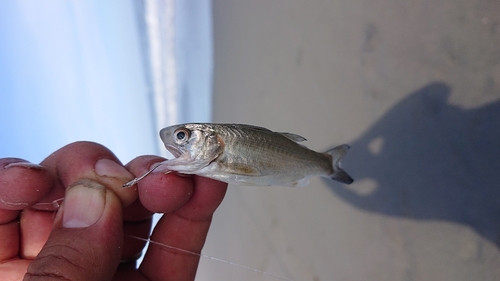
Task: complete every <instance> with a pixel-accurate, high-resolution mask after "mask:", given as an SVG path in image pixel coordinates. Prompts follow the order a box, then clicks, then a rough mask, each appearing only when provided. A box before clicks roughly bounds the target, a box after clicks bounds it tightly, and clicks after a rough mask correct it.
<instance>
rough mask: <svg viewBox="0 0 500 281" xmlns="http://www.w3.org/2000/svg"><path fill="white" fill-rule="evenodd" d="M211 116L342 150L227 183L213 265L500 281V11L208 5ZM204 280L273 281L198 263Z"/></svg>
mask: <svg viewBox="0 0 500 281" xmlns="http://www.w3.org/2000/svg"><path fill="white" fill-rule="evenodd" d="M213 17H214V38H215V77H214V94H215V100H214V120H215V121H216V122H235V123H248V124H255V125H261V126H265V127H268V128H270V129H273V130H277V131H289V132H293V133H297V134H299V135H302V136H304V137H306V138H307V139H308V142H307V143H306V145H307V146H308V147H310V148H312V149H315V150H326V149H327V148H330V147H332V146H334V145H337V144H342V143H348V144H351V146H352V148H351V151H350V152H349V154H348V155H347V157H346V158H345V160H344V162H343V164H344V165H343V167H344V168H345V169H346V170H347V171H348V172H349V173H350V174H351V175H352V176H353V178H355V180H356V181H355V183H354V184H352V185H351V186H345V185H342V184H339V183H334V182H331V181H329V180H322V179H313V180H312V181H311V184H310V185H309V186H307V187H304V188H284V187H244V186H241V187H240V186H231V187H230V189H229V192H228V194H227V198H226V199H225V201H224V202H223V205H222V206H221V208H220V209H219V210H218V211H217V213H216V215H215V219H214V225H213V227H212V229H211V233H210V236H209V239H208V243H207V247H206V248H205V254H207V255H211V256H216V257H218V258H222V259H225V260H229V261H231V262H235V263H239V264H243V265H246V266H249V267H252V268H255V269H258V270H263V271H266V272H269V273H272V274H276V275H279V276H282V277H285V278H288V279H292V280H297V281H298V280H314V281H319V280H500V250H499V249H500V248H499V247H500V150H499V144H500V2H498V1H487V0H484V1H481V0H472V1H470V0H469V1H466V0H438V1H435V0H416V1H401V0H380V1H369V0H360V1H351V0H333V1H324V0H323V1H322V0H310V1H299V0H286V1H285V0H281V1H278V0H265V1H263V0H259V1H255V0H252V1H224V0H214V2H213ZM198 280H279V279H277V278H274V277H271V276H266V275H263V274H260V273H255V272H252V271H249V270H245V269H242V268H239V267H237V266H232V265H227V264H223V263H220V262H214V261H212V260H208V259H203V260H202V265H201V267H200V272H199V275H198Z"/></svg>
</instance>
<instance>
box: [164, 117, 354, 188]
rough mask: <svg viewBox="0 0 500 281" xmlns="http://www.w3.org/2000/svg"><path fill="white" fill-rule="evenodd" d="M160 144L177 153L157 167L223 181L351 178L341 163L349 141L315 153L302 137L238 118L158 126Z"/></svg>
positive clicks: (295, 181)
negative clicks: (226, 121)
mask: <svg viewBox="0 0 500 281" xmlns="http://www.w3.org/2000/svg"><path fill="white" fill-rule="evenodd" d="M160 138H161V139H162V141H163V143H164V144H165V147H166V148H167V149H168V150H169V151H170V152H171V153H172V154H173V155H174V156H175V157H176V158H174V159H171V160H166V161H164V162H162V163H160V164H159V165H158V166H157V168H156V169H157V170H159V171H164V172H168V171H176V172H179V173H184V174H197V175H200V176H204V177H208V178H213V179H216V180H220V181H224V182H227V183H239V184H247V185H264V186H269V185H278V186H302V185H305V184H306V183H307V179H308V178H309V177H312V176H325V177H330V178H332V179H334V180H336V181H339V182H342V183H345V184H350V183H352V182H353V179H352V178H351V177H350V176H349V175H348V174H347V173H346V172H345V171H344V170H342V169H341V168H340V161H341V160H342V157H343V156H344V155H345V154H346V153H347V151H348V149H349V146H348V145H345V144H344V145H340V146H337V147H335V148H333V149H331V150H329V151H327V152H324V153H319V152H316V151H313V150H310V149H308V148H307V147H305V146H303V145H300V144H299V142H302V141H305V140H306V139H305V138H303V137H301V136H299V135H295V134H291V133H278V132H273V131H270V130H268V129H265V128H262V127H257V126H251V125H243V124H211V123H192V124H180V125H174V126H170V127H166V128H164V129H162V130H161V131H160Z"/></svg>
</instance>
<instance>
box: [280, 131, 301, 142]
mask: <svg viewBox="0 0 500 281" xmlns="http://www.w3.org/2000/svg"><path fill="white" fill-rule="evenodd" d="M278 134H280V135H282V136H284V137H285V138H287V139H289V140H291V141H294V142H301V141H306V140H307V139H306V138H304V137H303V136H299V135H296V134H292V133H278Z"/></svg>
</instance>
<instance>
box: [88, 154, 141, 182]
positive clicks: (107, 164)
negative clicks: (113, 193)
mask: <svg viewBox="0 0 500 281" xmlns="http://www.w3.org/2000/svg"><path fill="white" fill-rule="evenodd" d="M94 168H95V172H96V173H97V174H98V175H99V176H104V177H112V178H127V179H128V178H133V177H134V176H133V175H132V174H131V173H130V172H129V171H127V169H125V167H123V166H122V165H120V164H118V163H116V162H115V161H113V160H109V159H99V160H98V161H97V162H96V163H95V167H94Z"/></svg>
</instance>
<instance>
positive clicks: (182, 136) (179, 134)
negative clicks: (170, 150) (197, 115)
mask: <svg viewBox="0 0 500 281" xmlns="http://www.w3.org/2000/svg"><path fill="white" fill-rule="evenodd" d="M174 137H175V140H176V142H184V141H186V140H187V139H188V138H189V131H188V130H186V129H179V130H177V131H176V132H175V133H174Z"/></svg>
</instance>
